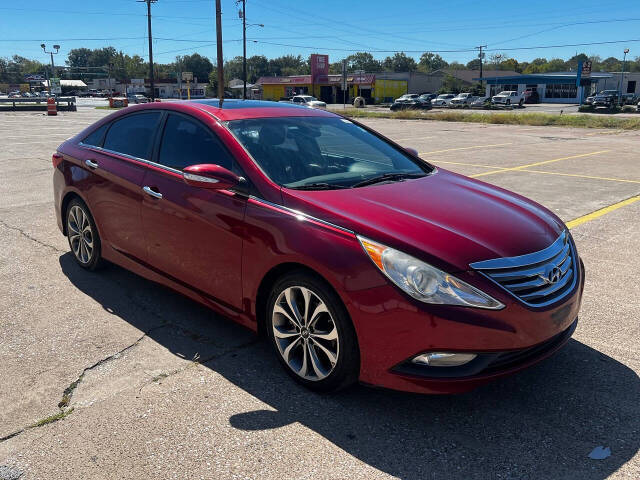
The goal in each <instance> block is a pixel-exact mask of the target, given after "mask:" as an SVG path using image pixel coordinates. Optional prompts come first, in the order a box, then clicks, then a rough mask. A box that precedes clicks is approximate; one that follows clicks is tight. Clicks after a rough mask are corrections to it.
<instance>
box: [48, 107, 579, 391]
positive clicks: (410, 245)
mask: <svg viewBox="0 0 640 480" xmlns="http://www.w3.org/2000/svg"><path fill="white" fill-rule="evenodd" d="M53 165H54V176H53V181H54V191H55V208H56V215H57V218H58V225H59V227H60V229H61V231H62V232H63V233H64V235H66V236H67V237H68V240H69V245H70V248H71V250H72V252H73V255H74V256H75V259H76V260H77V262H78V264H79V265H80V266H82V267H84V268H86V269H89V270H94V269H97V268H98V267H99V266H100V265H101V264H102V261H103V260H108V261H110V262H113V263H116V264H118V265H121V266H122V267H124V268H127V269H129V270H132V271H133V272H135V273H137V274H139V275H141V276H143V277H146V278H149V279H151V280H153V281H156V282H158V283H161V284H163V285H165V286H167V287H169V288H172V289H174V290H176V291H178V292H181V293H183V294H185V295H187V296H189V297H191V298H193V299H194V300H197V301H198V302H201V303H203V304H205V305H207V306H209V307H210V308H212V309H214V310H215V311H217V312H219V313H221V314H222V315H224V316H226V317H229V318H231V319H233V320H235V321H237V322H238V323H240V324H242V325H244V326H246V327H248V328H251V329H253V330H255V331H257V332H261V333H263V334H265V336H267V337H268V339H269V342H270V343H271V344H272V346H273V350H274V353H275V354H276V355H277V356H278V358H279V360H280V361H281V363H282V365H283V366H284V368H285V370H286V371H287V372H288V373H289V374H290V375H291V376H292V377H293V378H294V379H296V380H297V381H298V382H300V383H302V384H304V385H306V386H307V387H309V388H313V389H317V390H325V391H326V390H335V389H338V388H341V387H345V386H347V385H350V384H352V383H354V382H356V381H358V380H359V381H360V382H362V383H365V384H370V385H377V386H383V387H388V388H394V389H400V390H407V391H414V392H424V393H454V392H462V391H466V390H469V389H471V388H473V387H475V386H478V385H481V384H483V383H485V382H487V381H489V380H491V379H494V378H497V377H499V376H502V375H506V374H509V373H512V372H515V371H517V370H520V369H522V368H524V367H527V366H529V365H532V364H534V363H536V362H538V361H540V360H541V359H543V358H546V357H548V356H549V355H551V354H552V353H553V352H555V351H556V350H558V349H559V348H560V347H561V346H562V345H564V344H565V343H566V342H567V340H568V339H569V337H570V336H571V334H572V333H573V331H574V329H575V326H576V323H577V317H578V310H579V307H580V301H581V296H582V288H583V285H584V269H583V266H582V262H581V261H580V259H579V257H578V254H577V252H576V247H575V245H574V242H573V240H572V238H571V235H570V233H569V231H568V230H567V228H566V227H565V225H564V224H563V223H562V221H561V220H560V219H559V218H558V217H556V216H555V215H554V214H553V213H551V212H550V211H548V210H547V209H545V208H544V207H542V206H540V205H538V204H537V203H535V202H532V201H531V200H528V199H526V198H524V197H521V196H519V195H517V194H514V193H511V192H508V191H506V190H503V189H500V188H497V187H494V186H491V185H488V184H486V183H483V182H479V181H476V180H472V179H469V178H467V177H464V176H462V175H457V174H455V173H452V172H449V171H446V170H444V169H440V168H436V167H435V166H433V165H431V164H429V163H427V162H425V161H424V160H421V159H420V158H419V157H418V156H417V154H416V153H415V151H412V150H407V149H404V148H402V147H400V146H399V145H396V144H395V143H393V142H392V141H390V140H389V139H387V138H385V137H383V136H382V135H380V134H378V133H376V132H375V131H373V130H371V129H369V128H368V127H366V126H364V125H361V124H359V123H357V122H355V121H353V120H348V119H346V118H343V117H341V116H339V115H335V114H332V113H329V112H326V111H322V110H314V109H311V108H307V107H300V106H295V105H287V104H283V103H271V102H256V101H235V100H225V101H224V104H223V105H222V106H221V105H220V104H219V102H218V101H217V100H202V101H191V102H174V103H171V102H163V103H150V104H145V105H137V106H134V107H129V108H126V109H123V110H121V111H119V112H116V113H113V114H112V115H109V116H108V117H106V118H104V119H102V120H100V121H98V122H97V123H95V124H94V125H92V126H90V127H89V128H87V129H85V130H84V131H83V132H81V133H80V134H78V135H77V136H75V137H73V138H71V139H69V140H68V141H66V142H65V143H63V144H62V145H61V146H60V147H59V148H58V150H57V152H56V153H55V154H54V155H53Z"/></svg>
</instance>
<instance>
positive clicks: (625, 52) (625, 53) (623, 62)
mask: <svg viewBox="0 0 640 480" xmlns="http://www.w3.org/2000/svg"><path fill="white" fill-rule="evenodd" d="M627 53H629V49H628V48H625V49H624V59H623V60H622V75H620V87H619V88H618V90H620V95H621V96H622V87H623V85H624V69H625V67H626V66H627Z"/></svg>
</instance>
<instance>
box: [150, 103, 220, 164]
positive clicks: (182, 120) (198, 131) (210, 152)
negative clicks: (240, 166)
mask: <svg viewBox="0 0 640 480" xmlns="http://www.w3.org/2000/svg"><path fill="white" fill-rule="evenodd" d="M158 162H159V163H161V164H162V165H165V166H167V167H171V168H175V169H176V170H182V169H183V168H185V167H188V166H190V165H198V164H202V163H213V164H216V165H220V166H222V167H224V168H227V169H229V170H231V163H232V162H231V157H230V156H229V154H228V153H227V151H226V150H225V148H224V147H223V145H222V143H221V142H220V140H218V138H217V137H216V136H214V135H213V133H212V132H211V131H210V130H209V129H208V128H206V127H204V125H201V124H200V123H198V122H196V121H194V120H190V119H188V118H186V117H184V116H182V115H174V114H169V118H167V124H166V126H165V127H164V134H163V136H162V143H161V145H160V155H159V159H158Z"/></svg>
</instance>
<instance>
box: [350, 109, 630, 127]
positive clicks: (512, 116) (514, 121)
mask: <svg viewBox="0 0 640 480" xmlns="http://www.w3.org/2000/svg"><path fill="white" fill-rule="evenodd" d="M338 113H343V114H344V115H345V116H347V117H352V118H398V119H405V120H440V121H442V122H471V123H491V124H501V125H534V126H554V127H579V128H615V129H620V130H640V118H616V117H613V116H592V115H575V114H568V115H567V114H565V115H558V114H554V113H540V112H536V113H514V112H502V113H480V112H471V113H462V112H456V111H440V112H421V111H417V110H400V111H398V112H391V111H383V112H372V111H367V110H360V109H355V108H353V109H348V110H346V111H344V112H338Z"/></svg>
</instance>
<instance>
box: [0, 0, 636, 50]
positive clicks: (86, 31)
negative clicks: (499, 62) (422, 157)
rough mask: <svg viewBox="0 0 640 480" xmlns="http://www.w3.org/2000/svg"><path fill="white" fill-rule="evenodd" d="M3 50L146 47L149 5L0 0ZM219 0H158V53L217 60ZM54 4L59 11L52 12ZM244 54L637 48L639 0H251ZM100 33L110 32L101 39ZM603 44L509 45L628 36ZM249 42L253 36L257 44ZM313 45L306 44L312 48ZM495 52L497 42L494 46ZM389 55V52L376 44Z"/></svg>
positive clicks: (233, 36)
mask: <svg viewBox="0 0 640 480" xmlns="http://www.w3.org/2000/svg"><path fill="white" fill-rule="evenodd" d="M0 5H1V6H0V57H1V56H10V55H13V54H14V53H17V54H19V55H23V56H25V57H29V58H37V59H39V60H41V61H47V60H48V57H45V56H44V54H43V53H42V50H41V49H40V43H42V42H45V43H47V44H54V43H59V44H60V45H61V46H62V48H61V52H60V53H61V55H59V56H58V57H57V59H59V60H57V61H60V60H63V58H61V57H66V53H67V52H68V51H69V50H70V49H72V48H77V47H91V48H94V47H102V46H107V45H112V46H114V47H116V48H117V49H118V50H120V49H122V50H123V51H125V52H126V53H129V54H131V55H132V54H139V55H142V56H145V58H146V55H147V53H148V52H147V40H146V37H145V36H146V16H145V14H146V5H145V4H144V3H138V2H136V1H135V0H108V1H96V0H85V1H78V0H74V1H62V0H58V1H50V0H47V1H44V0H30V1H29V2H28V3H27V2H24V3H20V2H15V1H14V2H1V3H0ZM214 5H215V2H214V0H158V2H157V3H156V4H154V5H153V6H152V9H153V10H152V11H153V15H154V18H153V34H154V60H155V61H157V62H163V63H164V62H169V61H172V60H173V59H174V58H175V56H176V55H183V54H188V53H193V52H198V53H200V54H201V55H205V56H207V57H209V58H211V59H212V61H213V60H214V59H215V55H216V47H215V43H214V42H215V6H214ZM52 7H54V8H55V9H56V10H58V11H60V12H61V13H60V14H56V13H50V12H51V10H52ZM222 10H223V32H224V33H223V35H224V38H223V40H224V56H225V58H232V57H234V56H236V55H241V54H242V44H241V42H240V41H238V40H240V39H241V38H242V30H241V23H240V20H239V18H238V7H237V6H236V3H235V1H233V0H222ZM247 21H248V22H249V23H262V24H264V25H265V26H264V28H261V27H257V26H252V27H250V28H249V29H248V33H247V37H248V38H249V40H250V41H249V42H248V45H247V54H248V55H249V56H251V55H255V54H264V55H266V56H267V57H270V58H271V57H274V56H279V55H283V54H288V53H292V54H296V55H297V54H301V55H303V56H307V55H308V54H309V53H313V52H316V53H328V54H329V58H330V61H337V60H338V59H340V58H343V57H344V56H346V55H348V54H349V53H352V52H355V51H375V50H387V51H406V52H409V51H413V52H411V53H408V54H409V55H412V56H414V57H416V58H418V57H419V55H420V54H419V53H418V52H423V51H438V52H441V53H440V54H441V55H442V56H443V57H444V58H445V59H446V60H447V61H454V60H455V61H459V62H462V63H466V62H468V61H469V60H471V59H472V58H473V57H474V53H473V52H469V51H466V52H464V51H463V52H460V51H457V52H456V51H451V50H469V49H472V48H473V47H474V46H476V45H481V44H482V45H488V47H489V50H490V51H489V52H488V55H490V54H491V53H504V54H506V55H507V56H509V57H513V58H516V59H517V60H520V61H522V60H531V59H533V58H536V57H546V58H553V57H561V58H568V57H570V56H572V55H574V54H575V53H576V51H577V52H585V53H587V54H597V55H600V56H602V57H603V58H606V57H608V56H617V57H619V58H621V57H622V51H623V49H624V48H625V47H627V48H629V49H630V50H631V52H630V57H631V58H635V57H636V56H640V3H639V2H638V0H619V1H615V2H607V1H603V0H580V1H578V0H564V1H551V0H540V1H538V2H507V4H505V3H503V2H473V1H469V0H448V1H442V0H439V1H430V2H425V1H419V0H405V1H404V2H402V3H398V4H395V3H394V2H391V1H382V0H366V1H364V0H349V1H344V0H323V1H321V0H318V1H316V2H309V1H303V0H300V1H297V2H293V1H285V0H247ZM98 39H104V40H98ZM631 39H636V40H637V41H635V42H631V41H629V42H626V43H612V44H607V45H592V46H572V47H556V48H547V49H532V50H507V49H508V48H515V47H530V46H543V45H545V46H546V45H561V44H575V43H586V42H607V41H616V40H631ZM251 40H257V42H258V43H254V42H253V41H251ZM307 47H308V48H307ZM491 50H494V52H492V51H491ZM372 53H373V54H374V56H375V57H377V58H384V57H385V56H387V55H389V54H390V52H382V51H380V52H372Z"/></svg>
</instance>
